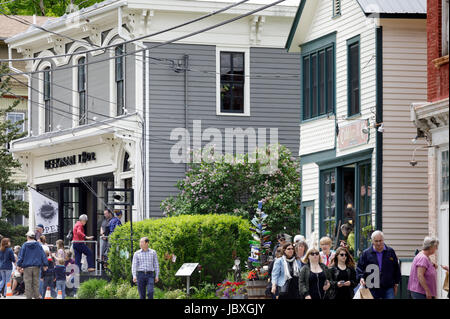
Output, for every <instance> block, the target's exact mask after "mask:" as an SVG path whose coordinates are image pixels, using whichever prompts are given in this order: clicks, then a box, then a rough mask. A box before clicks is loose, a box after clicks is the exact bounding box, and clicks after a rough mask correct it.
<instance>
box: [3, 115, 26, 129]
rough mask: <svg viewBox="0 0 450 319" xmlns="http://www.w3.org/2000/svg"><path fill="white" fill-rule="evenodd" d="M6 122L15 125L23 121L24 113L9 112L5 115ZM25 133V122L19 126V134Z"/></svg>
mask: <svg viewBox="0 0 450 319" xmlns="http://www.w3.org/2000/svg"><path fill="white" fill-rule="evenodd" d="M6 120H7V121H11V123H12V124H14V123H17V122H19V121H23V120H25V113H23V112H9V113H6ZM24 131H25V122H23V123H22V124H20V130H19V133H23V132H24Z"/></svg>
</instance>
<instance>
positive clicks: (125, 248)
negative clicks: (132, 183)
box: [108, 215, 251, 289]
mask: <svg viewBox="0 0 450 319" xmlns="http://www.w3.org/2000/svg"><path fill="white" fill-rule="evenodd" d="M249 227H250V224H249V222H248V221H247V220H244V219H243V218H241V217H236V216H230V215H182V216H176V217H169V218H161V219H147V220H144V221H140V222H136V223H133V250H134V251H137V250H139V249H140V247H139V240H140V238H142V237H148V238H149V240H150V245H149V247H150V248H151V249H154V250H156V252H157V255H158V261H159V267H160V276H159V277H160V281H159V283H158V284H157V285H158V286H159V287H165V288H170V289H175V288H183V287H185V285H186V278H185V277H175V273H176V272H177V271H178V269H179V268H180V267H181V265H182V264H184V263H195V262H198V263H200V265H201V266H202V272H201V274H198V272H195V273H194V275H193V276H192V277H191V284H193V281H194V282H195V280H197V279H198V280H199V281H202V282H209V283H213V284H214V283H218V282H221V281H223V279H224V278H225V277H226V275H227V273H228V272H229V271H230V270H231V268H232V266H233V263H234V259H233V254H235V256H236V257H239V258H240V259H241V261H242V265H241V267H242V266H243V265H244V261H246V260H247V257H248V252H249V243H248V241H249V240H250V239H251V232H250V230H249ZM129 238H130V223H126V224H124V225H123V226H121V227H119V228H116V230H115V231H114V233H113V235H112V236H111V239H110V243H111V247H110V250H109V256H108V257H109V268H110V269H111V271H112V279H113V280H114V281H118V280H120V279H125V280H131V276H132V275H131V263H132V259H133V254H134V252H133V253H131V254H130V253H129V252H130V250H131V247H130V241H129ZM171 254H174V255H176V257H177V258H176V262H175V263H173V262H172V260H171V259H167V258H164V257H165V256H169V255H171ZM199 276H200V278H199Z"/></svg>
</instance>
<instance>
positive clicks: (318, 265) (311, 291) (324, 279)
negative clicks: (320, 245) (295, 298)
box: [299, 248, 332, 299]
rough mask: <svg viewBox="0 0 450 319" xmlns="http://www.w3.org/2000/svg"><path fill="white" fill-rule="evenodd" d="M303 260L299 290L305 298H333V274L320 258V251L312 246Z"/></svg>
mask: <svg viewBox="0 0 450 319" xmlns="http://www.w3.org/2000/svg"><path fill="white" fill-rule="evenodd" d="M302 262H303V263H304V266H303V267H302V269H301V270H300V275H299V292H300V296H301V298H304V299H331V298H332V293H331V290H330V288H331V275H330V272H329V270H328V268H327V266H325V265H324V264H323V263H322V261H321V258H320V254H319V251H318V250H317V249H316V248H311V249H309V250H308V252H307V253H306V256H305V258H303V260H302Z"/></svg>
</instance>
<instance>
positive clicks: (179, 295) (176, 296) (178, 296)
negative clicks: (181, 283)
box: [164, 289, 186, 299]
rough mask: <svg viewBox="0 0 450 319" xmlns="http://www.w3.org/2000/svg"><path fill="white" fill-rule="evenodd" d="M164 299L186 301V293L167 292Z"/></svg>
mask: <svg viewBox="0 0 450 319" xmlns="http://www.w3.org/2000/svg"><path fill="white" fill-rule="evenodd" d="M164 299H186V292H185V291H183V290H181V289H176V290H170V291H167V292H166V293H165V295H164Z"/></svg>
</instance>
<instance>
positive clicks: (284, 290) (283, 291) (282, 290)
mask: <svg viewBox="0 0 450 319" xmlns="http://www.w3.org/2000/svg"><path fill="white" fill-rule="evenodd" d="M290 281H291V280H290V279H288V280H286V282H285V283H284V285H283V286H278V287H279V289H278V292H279V294H280V295H287V293H288V291H289V283H290Z"/></svg>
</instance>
